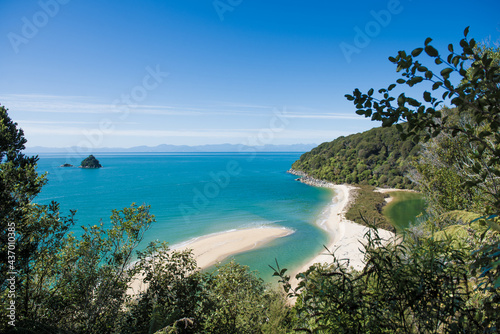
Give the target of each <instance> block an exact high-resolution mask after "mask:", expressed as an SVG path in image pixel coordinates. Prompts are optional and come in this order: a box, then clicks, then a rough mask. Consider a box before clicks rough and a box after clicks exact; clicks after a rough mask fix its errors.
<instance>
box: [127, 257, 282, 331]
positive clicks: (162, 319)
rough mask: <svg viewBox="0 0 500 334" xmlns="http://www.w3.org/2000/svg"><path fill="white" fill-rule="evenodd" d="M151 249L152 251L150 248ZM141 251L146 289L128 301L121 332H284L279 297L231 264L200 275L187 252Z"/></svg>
mask: <svg viewBox="0 0 500 334" xmlns="http://www.w3.org/2000/svg"><path fill="white" fill-rule="evenodd" d="M153 249H155V248H151V250H153ZM165 250H166V249H163V250H162V251H161V252H158V253H156V255H154V256H153V253H151V251H147V252H145V253H144V254H143V255H142V256H141V259H142V261H143V260H144V259H145V258H144V257H143V256H144V255H146V254H147V257H148V258H149V260H147V261H146V263H147V265H145V266H144V264H139V265H138V268H141V270H145V272H144V273H145V278H144V281H145V282H148V283H149V288H148V290H147V291H145V292H144V293H142V294H141V295H140V296H139V298H138V299H137V300H134V301H132V303H131V305H130V307H129V311H128V314H127V315H126V318H125V319H126V320H125V321H124V323H123V324H122V325H121V328H120V329H119V332H120V333H154V332H157V333H282V332H283V333H284V332H285V331H286V327H287V321H286V320H287V319H288V317H289V310H288V307H287V306H286V305H285V300H284V298H283V296H281V295H280V294H278V293H277V292H275V291H273V290H271V289H269V287H267V286H266V285H265V284H264V282H263V281H262V280H261V279H260V278H258V277H257V275H256V274H255V273H252V272H250V271H249V269H248V267H246V266H241V265H239V264H237V263H235V262H233V261H232V262H229V263H228V264H226V265H222V266H218V267H217V269H216V270H215V271H214V272H212V273H204V274H202V273H200V272H199V271H196V270H195V267H196V265H195V263H194V261H193V259H192V257H191V256H190V252H183V253H177V252H173V253H171V252H170V253H165V252H164V251H165Z"/></svg>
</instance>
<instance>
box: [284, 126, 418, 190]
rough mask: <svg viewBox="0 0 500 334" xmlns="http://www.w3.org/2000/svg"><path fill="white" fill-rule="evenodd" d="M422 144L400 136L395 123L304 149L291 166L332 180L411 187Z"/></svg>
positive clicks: (314, 175) (316, 176)
mask: <svg viewBox="0 0 500 334" xmlns="http://www.w3.org/2000/svg"><path fill="white" fill-rule="evenodd" d="M419 148H420V146H419V145H416V144H415V143H413V142H412V141H411V140H405V141H403V140H401V137H400V135H399V133H398V131H397V129H396V128H395V127H390V128H382V127H379V128H374V129H371V130H368V131H366V132H363V133H357V134H353V135H350V136H347V137H339V138H337V139H335V140H334V141H331V142H327V143H323V144H321V145H319V146H318V147H316V148H314V149H312V150H311V151H310V152H307V153H304V154H303V155H302V156H301V157H300V159H299V160H297V161H296V162H295V163H294V164H293V165H292V169H294V170H298V171H303V172H305V173H307V174H308V175H310V176H312V177H315V178H318V179H322V180H327V181H330V182H333V183H339V184H340V183H348V184H369V185H373V186H379V187H391V188H412V187H413V186H412V184H411V183H410V180H408V179H407V178H406V177H405V174H406V172H407V169H408V162H409V161H410V160H411V159H412V158H413V157H415V156H416V154H417V152H418V151H419Z"/></svg>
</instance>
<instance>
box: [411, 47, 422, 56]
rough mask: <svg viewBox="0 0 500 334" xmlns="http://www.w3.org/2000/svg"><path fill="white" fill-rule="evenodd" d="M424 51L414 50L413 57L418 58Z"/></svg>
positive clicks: (420, 49)
mask: <svg viewBox="0 0 500 334" xmlns="http://www.w3.org/2000/svg"><path fill="white" fill-rule="evenodd" d="M423 50H424V49H423V48H416V49H415V50H413V51H412V52H411V55H412V56H413V57H417V56H418V55H419V54H421V53H422V51H423Z"/></svg>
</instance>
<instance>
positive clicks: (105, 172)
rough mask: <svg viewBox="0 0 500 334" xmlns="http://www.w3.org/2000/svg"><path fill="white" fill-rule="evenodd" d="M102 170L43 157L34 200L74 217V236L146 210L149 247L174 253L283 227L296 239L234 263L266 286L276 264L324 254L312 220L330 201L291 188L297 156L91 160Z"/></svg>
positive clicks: (323, 192)
mask: <svg viewBox="0 0 500 334" xmlns="http://www.w3.org/2000/svg"><path fill="white" fill-rule="evenodd" d="M96 157H97V159H99V161H100V163H101V164H102V165H103V166H104V167H103V168H101V169H95V170H89V169H81V168H76V167H75V168H61V167H59V166H60V165H62V164H63V163H66V162H70V163H72V164H77V165H78V164H79V160H78V159H74V158H72V159H69V157H68V155H67V154H50V155H48V154H45V155H40V161H39V163H38V172H40V173H42V172H48V175H47V178H48V184H47V185H46V186H45V187H44V188H43V191H42V193H41V194H40V195H39V196H38V198H37V199H36V201H37V202H39V203H43V204H48V203H49V202H50V201H52V200H54V201H57V202H59V203H60V204H61V209H62V212H63V213H69V210H70V209H76V210H77V215H76V218H77V223H76V224H75V227H74V229H73V231H74V233H75V234H77V235H78V234H79V233H81V227H80V226H81V225H90V224H92V225H93V224H97V223H98V222H99V221H100V220H102V221H103V222H104V223H105V226H106V225H107V226H109V216H110V215H111V210H112V209H120V208H123V207H127V206H130V205H131V204H132V203H134V202H135V203H137V204H143V203H145V204H149V205H151V212H152V213H153V214H154V215H155V216H156V223H154V224H153V226H152V227H151V228H150V229H149V230H148V231H147V233H146V235H145V240H144V241H143V243H142V247H144V246H145V245H146V244H147V243H148V242H149V241H151V240H155V239H158V240H164V241H167V242H169V243H170V244H171V245H175V244H178V243H182V242H185V241H188V240H190V239H192V238H195V237H199V236H202V235H206V234H211V233H219V232H224V231H228V230H233V229H242V228H248V227H258V226H271V227H287V228H290V229H293V230H294V231H295V233H294V234H292V235H290V236H288V237H285V238H281V239H278V240H275V241H274V242H273V243H271V244H269V245H268V246H266V247H265V248H261V249H258V250H255V251H250V252H247V253H244V254H240V255H237V256H235V259H236V260H237V261H238V262H239V263H241V264H245V265H248V266H250V268H251V269H253V270H258V271H259V272H260V273H261V277H262V278H264V279H265V280H267V281H271V274H272V272H271V270H270V269H269V267H268V265H269V264H271V265H274V263H275V258H276V259H278V261H279V263H280V266H281V267H286V268H289V269H292V268H293V267H294V266H297V265H299V264H300V263H301V262H303V261H304V260H306V259H307V258H309V257H312V256H313V255H314V254H315V253H317V252H318V251H320V250H321V249H322V245H323V244H326V243H327V236H326V234H325V233H324V231H323V230H321V229H320V228H318V227H317V226H316V224H315V223H316V220H317V219H318V217H319V216H320V215H321V212H322V211H323V209H324V208H325V207H326V205H327V204H328V203H329V201H330V199H331V196H332V193H331V191H330V190H327V189H320V188H314V187H310V186H307V185H304V184H302V183H300V182H296V181H294V178H295V177H294V176H293V175H290V174H287V173H286V171H287V170H288V169H289V168H290V166H291V164H292V163H293V162H294V161H295V160H297V159H298V158H299V157H300V153H259V154H256V155H249V154H246V155H245V154H239V153H200V154H193V153H189V154H178V153H176V154H173V153H164V154H145V153H140V154H108V153H106V154H96Z"/></svg>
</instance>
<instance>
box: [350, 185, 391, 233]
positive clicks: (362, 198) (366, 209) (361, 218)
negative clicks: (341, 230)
mask: <svg viewBox="0 0 500 334" xmlns="http://www.w3.org/2000/svg"><path fill="white" fill-rule="evenodd" d="M374 190H375V187H372V186H358V187H357V189H355V190H354V191H353V197H354V201H353V202H352V204H351V205H350V206H349V209H348V210H347V212H346V215H345V217H346V218H347V219H348V220H351V221H353V222H355V223H358V224H362V225H365V223H366V221H377V224H378V227H380V228H383V229H386V230H389V231H394V232H395V228H394V226H393V225H392V224H391V223H390V221H389V220H388V219H387V218H386V217H385V216H384V215H383V214H382V209H383V207H384V205H385V203H386V202H385V197H386V195H384V194H382V193H380V192H376V191H374Z"/></svg>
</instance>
